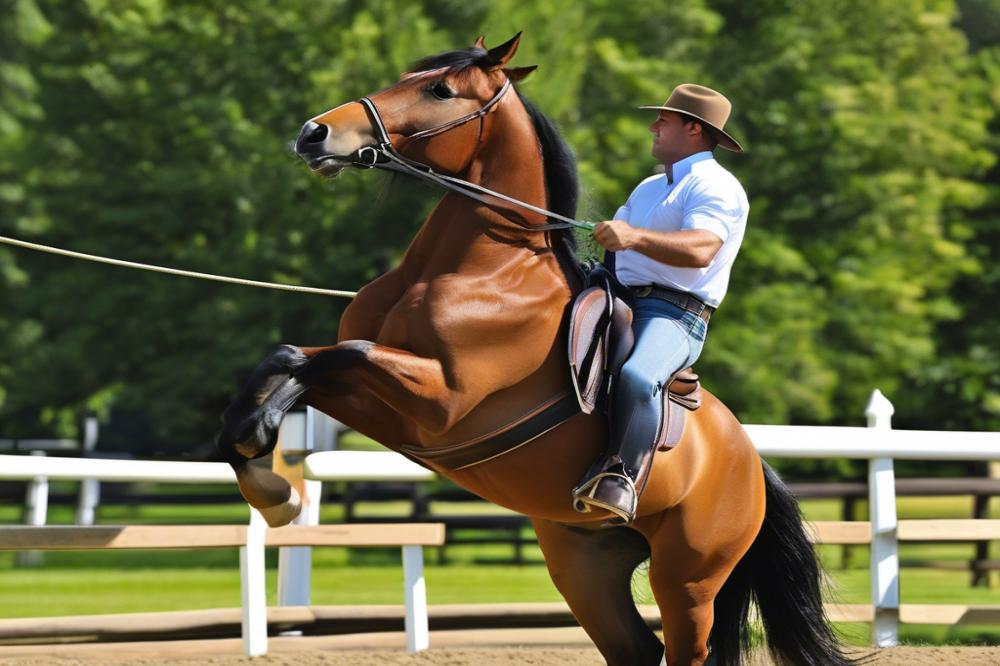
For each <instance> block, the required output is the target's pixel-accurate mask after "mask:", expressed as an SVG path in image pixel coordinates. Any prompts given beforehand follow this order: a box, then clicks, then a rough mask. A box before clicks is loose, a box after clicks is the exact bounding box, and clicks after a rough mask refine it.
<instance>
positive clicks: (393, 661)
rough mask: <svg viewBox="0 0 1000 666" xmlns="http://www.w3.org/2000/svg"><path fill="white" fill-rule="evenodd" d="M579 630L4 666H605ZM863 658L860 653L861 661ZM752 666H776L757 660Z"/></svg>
mask: <svg viewBox="0 0 1000 666" xmlns="http://www.w3.org/2000/svg"><path fill="white" fill-rule="evenodd" d="M581 633H582V632H580V631H579V630H578V629H548V630H543V631H539V630H533V631H530V632H526V631H523V630H489V631H480V632H435V633H433V634H432V637H431V645H434V646H437V647H433V648H431V649H430V650H428V651H426V652H422V653H420V654H418V655H414V656H410V655H408V654H406V652H405V650H404V649H402V645H403V644H404V640H405V639H404V638H403V636H402V634H378V635H375V634H368V635H352V636H321V637H306V638H302V637H295V638H293V637H278V638H271V639H270V640H269V643H268V647H269V653H268V654H267V655H265V656H262V657H255V658H248V657H243V656H242V654H241V644H240V641H239V640H238V639H227V640H212V641H171V642H162V641H161V642H156V643H116V644H109V643H103V644H90V645H47V646H2V647H0V665H2V666H96V665H97V664H102V665H103V664H110V665H113V666H124V665H125V664H128V665H129V666H133V665H135V666H153V665H154V664H155V665H156V666H192V665H194V664H211V665H212V666H237V665H246V664H253V665H254V666H313V665H314V664H337V665H338V666H368V665H369V664H377V665H379V666H382V665H385V666H397V665H406V666H426V665H430V664H435V665H448V666H495V665H497V664H530V665H531V666H564V665H570V664H572V665H576V666H591V665H592V666H601V665H602V664H604V661H603V660H602V659H601V657H600V655H599V654H598V652H597V650H595V649H594V648H592V647H585V645H586V643H584V642H583V641H582V639H583V638H585V637H583V636H582V635H581ZM858 654H859V655H860V654H861V653H858ZM756 656H757V658H756V659H755V660H754V661H753V666H770V665H771V664H772V662H771V661H770V660H769V659H767V658H765V657H764V656H763V655H756ZM871 663H873V664H876V665H877V666H942V665H947V664H963V665H965V666H998V665H1000V647H900V648H893V649H889V650H883V651H881V652H879V653H878V654H877V655H876V658H875V659H874V660H873V661H872V662H871Z"/></svg>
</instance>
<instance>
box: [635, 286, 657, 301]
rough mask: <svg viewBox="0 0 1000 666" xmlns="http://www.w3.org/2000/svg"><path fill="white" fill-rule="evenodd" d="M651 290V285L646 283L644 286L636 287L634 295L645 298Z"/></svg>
mask: <svg viewBox="0 0 1000 666" xmlns="http://www.w3.org/2000/svg"><path fill="white" fill-rule="evenodd" d="M652 291H653V285H650V284H647V285H646V286H645V287H636V289H635V295H636V298H645V297H646V296H649V295H650V294H651V293H652Z"/></svg>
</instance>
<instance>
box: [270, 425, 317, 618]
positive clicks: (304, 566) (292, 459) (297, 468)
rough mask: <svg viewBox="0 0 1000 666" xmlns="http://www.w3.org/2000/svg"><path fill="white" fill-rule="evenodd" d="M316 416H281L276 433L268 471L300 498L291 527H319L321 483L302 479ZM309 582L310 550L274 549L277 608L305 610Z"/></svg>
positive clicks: (299, 548)
mask: <svg viewBox="0 0 1000 666" xmlns="http://www.w3.org/2000/svg"><path fill="white" fill-rule="evenodd" d="M319 414H320V413H319V412H317V411H316V410H314V409H313V408H312V407H309V408H307V409H306V411H305V412H291V413H289V414H287V415H285V420H284V421H282V423H281V429H280V430H279V431H278V445H277V446H276V447H275V450H274V462H273V464H272V469H273V471H274V473H275V474H278V475H279V476H281V477H283V478H285V479H286V480H287V481H288V482H289V483H290V484H292V486H293V487H294V488H295V489H296V490H297V491H298V493H299V495H300V496H301V497H302V513H300V514H299V515H298V517H296V519H295V520H294V521H293V523H292V524H293V525H319V509H320V496H321V494H322V490H323V483H322V482H321V481H312V480H308V479H306V478H305V477H304V475H303V472H304V462H305V459H306V456H307V455H309V453H311V452H312V451H313V450H314V448H315V445H314V442H315V435H316V417H317V415H319ZM311 578H312V548H310V547H309V546H291V547H288V546H286V547H284V548H279V549H278V605H279V606H308V605H309V604H310V587H311Z"/></svg>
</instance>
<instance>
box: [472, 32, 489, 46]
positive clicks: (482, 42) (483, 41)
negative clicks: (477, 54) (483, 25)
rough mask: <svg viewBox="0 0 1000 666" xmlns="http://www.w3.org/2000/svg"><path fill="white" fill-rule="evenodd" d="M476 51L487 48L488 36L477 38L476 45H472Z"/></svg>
mask: <svg viewBox="0 0 1000 666" xmlns="http://www.w3.org/2000/svg"><path fill="white" fill-rule="evenodd" d="M472 48H474V49H485V48H486V35H479V36H478V37H476V43H475V44H473V45H472Z"/></svg>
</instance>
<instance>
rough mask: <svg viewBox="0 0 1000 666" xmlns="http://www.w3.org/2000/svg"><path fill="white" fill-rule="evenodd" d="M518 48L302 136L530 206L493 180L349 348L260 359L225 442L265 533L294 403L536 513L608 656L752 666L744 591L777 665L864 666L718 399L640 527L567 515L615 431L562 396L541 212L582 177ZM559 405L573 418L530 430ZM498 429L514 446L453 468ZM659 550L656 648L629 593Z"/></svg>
mask: <svg viewBox="0 0 1000 666" xmlns="http://www.w3.org/2000/svg"><path fill="white" fill-rule="evenodd" d="M519 38H520V36H519V35H518V36H517V37H515V38H514V39H512V40H510V41H508V42H507V43H505V44H502V45H500V46H497V47H495V48H493V49H489V50H487V49H486V48H485V46H484V44H483V40H482V38H480V39H479V40H478V41H477V42H476V44H475V46H473V47H472V48H469V49H463V50H458V51H452V52H448V53H444V54H441V55H438V56H435V57H430V58H426V59H424V60H422V61H420V62H419V63H417V64H416V66H415V67H414V68H413V70H412V71H410V72H407V73H405V74H403V75H402V77H401V78H400V80H399V81H398V82H397V83H396V84H395V85H393V86H391V87H389V88H386V89H384V90H381V91H379V92H377V93H374V94H372V95H371V96H370V97H367V98H363V99H362V100H360V101H353V102H348V103H346V104H343V105H341V106H338V107H336V108H334V109H332V110H330V111H327V112H326V113H323V114H321V115H319V116H316V117H315V118H313V119H312V120H310V121H309V122H307V123H306V124H305V126H304V127H303V129H302V133H301V135H300V136H299V139H298V141H297V143H296V150H297V152H298V153H299V154H300V155H301V156H302V157H303V159H305V160H306V161H307V162H308V164H309V166H310V167H311V168H312V170H313V171H315V172H316V173H317V174H319V175H321V176H325V177H330V178H332V177H335V176H336V175H338V174H339V173H340V171H341V170H342V169H344V168H345V167H347V166H350V165H363V164H372V163H375V162H377V161H378V160H379V159H384V158H385V157H386V156H389V157H391V158H392V159H394V160H396V161H398V162H399V163H400V164H402V163H406V164H409V165H411V166H412V165H417V166H418V167H419V168H422V169H426V168H427V167H429V168H430V169H432V172H430V174H431V175H429V176H427V177H428V178H438V176H435V175H434V174H440V175H441V177H447V176H453V177H456V176H457V177H460V178H461V179H463V180H462V182H465V183H466V185H467V186H468V187H472V188H476V187H479V188H488V190H489V191H494V192H497V193H500V194H502V195H506V196H508V197H514V198H516V199H518V200H519V201H520V202H523V203H524V204H525V205H526V206H528V207H525V206H524V205H520V204H515V203H511V202H510V201H509V200H505V199H503V198H500V197H497V196H491V195H488V194H485V195H484V194H482V193H481V192H482V191H484V190H474V191H475V192H480V194H479V195H475V194H473V195H472V196H466V192H455V191H452V192H449V193H447V194H446V195H445V196H444V197H443V198H442V199H441V201H440V202H439V203H438V205H437V206H436V207H435V209H434V210H433V212H432V213H431V214H430V216H429V217H428V218H427V220H426V221H425V222H424V224H423V226H422V227H421V228H420V230H419V231H418V232H417V235H416V237H415V238H414V239H413V241H412V243H411V244H410V246H409V249H408V250H407V252H406V255H405V256H404V258H403V259H402V261H401V263H400V265H399V266H398V267H397V268H395V269H393V270H391V271H389V272H388V273H386V274H385V275H383V276H381V277H380V278H378V279H376V280H375V281H374V282H372V283H370V284H368V285H366V286H365V287H364V288H363V289H361V291H360V292H359V293H358V295H357V298H356V299H355V300H354V301H353V302H352V303H351V304H350V306H349V307H348V308H347V309H346V310H345V312H344V314H343V317H342V318H341V321H340V331H339V336H338V340H339V342H338V343H337V344H335V345H333V346H328V347H301V348H300V347H292V346H282V347H280V348H279V349H277V350H276V351H275V352H273V353H272V354H271V355H270V356H268V357H267V358H265V359H264V361H263V362H261V364H260V365H259V366H258V367H257V368H256V370H254V372H253V373H252V375H251V376H250V378H249V379H248V381H247V382H246V384H245V386H244V387H243V389H242V390H241V392H240V394H239V395H238V396H237V397H236V399H235V400H234V402H233V403H232V405H231V406H230V407H229V408H228V409H227V410H226V413H225V414H224V424H225V425H224V428H223V432H222V434H221V435H220V438H219V446H220V450H221V451H222V453H223V455H224V456H225V457H226V459H227V460H228V461H229V462H231V463H232V464H233V467H234V468H235V470H236V473H237V477H238V480H239V483H240V489H241V492H242V493H243V495H244V496H245V497H246V498H247V500H248V501H249V503H250V504H251V505H253V506H255V507H257V508H258V509H261V510H262V512H263V513H264V514H265V517H266V518H267V519H268V522H269V523H271V524H272V525H280V524H285V523H287V522H289V521H290V520H291V519H292V518H293V517H294V516H295V515H296V514H297V512H298V510H299V502H298V498H297V496H296V495H295V494H294V492H292V491H291V489H290V487H289V486H288V484H287V483H286V482H285V481H284V480H283V479H280V478H279V477H277V476H275V475H273V474H271V473H269V472H266V471H263V470H261V469H259V468H256V467H254V466H251V465H248V464H247V461H248V460H249V459H250V458H254V457H260V456H262V455H265V454H267V453H268V452H270V451H271V449H272V448H273V447H274V443H275V439H276V433H277V428H278V426H279V424H280V422H281V419H282V417H283V416H284V414H285V412H287V410H288V409H290V408H291V407H292V406H293V405H294V404H295V403H296V402H299V401H303V402H305V403H307V404H309V405H312V406H313V407H315V408H317V409H320V410H322V411H323V412H326V413H327V414H329V415H331V416H332V417H334V418H336V419H337V420H339V421H341V422H343V423H345V424H347V425H349V426H350V427H352V428H355V429H356V430H358V431H359V432H362V433H364V434H366V435H368V436H370V437H372V438H374V439H376V440H377V441H379V442H381V443H382V444H384V445H385V446H387V447H389V448H391V449H395V450H400V451H402V452H404V453H406V454H407V455H410V456H411V457H413V458H416V459H418V460H421V461H422V462H423V463H424V464H426V465H428V466H430V467H432V468H434V469H436V470H437V471H438V472H439V473H441V474H443V475H445V476H447V477H448V478H450V479H452V480H453V481H455V482H456V483H457V484H459V485H461V486H463V487H465V488H467V489H469V490H471V491H472V492H474V493H476V494H478V495H480V496H482V497H484V498H485V499H487V500H489V501H491V502H495V503H497V504H500V505H502V506H505V507H508V508H510V509H513V510H514V511H518V512H521V513H524V514H527V515H528V516H531V518H532V522H533V525H534V528H535V532H536V533H537V536H538V543H539V545H540V547H541V549H542V552H543V553H544V555H545V561H546V564H547V566H548V569H549V572H550V574H551V576H552V580H553V582H554V583H555V585H556V587H557V588H558V589H559V591H560V592H561V593H562V595H563V596H564V597H565V599H566V601H567V603H568V604H569V606H570V608H571V609H572V611H573V613H574V615H575V616H576V618H577V620H578V621H579V622H580V624H581V625H582V626H583V628H584V629H585V630H586V631H587V633H588V634H589V635H590V637H591V638H592V639H593V641H594V643H595V644H596V645H597V647H598V649H599V650H600V651H601V653H602V654H603V655H604V657H605V659H606V660H607V661H608V663H610V664H628V665H635V664H640V665H641V664H651V665H652V664H657V663H664V662H663V660H665V663H668V664H670V665H671V666H674V665H678V664H685V665H686V664H703V663H705V662H706V660H707V659H709V654H710V651H711V653H712V657H711V658H712V661H713V662H714V663H718V664H738V663H740V659H741V654H742V652H743V650H745V649H746V648H747V646H748V644H749V642H748V635H749V634H748V619H747V610H748V607H749V604H750V600H751V597H753V598H755V599H756V601H757V603H758V605H759V606H760V609H761V616H762V618H763V621H764V624H765V628H767V629H769V630H770V631H768V641H769V647H770V648H771V650H772V652H773V653H774V654H775V655H776V657H778V658H779V660H780V661H781V662H782V663H789V664H801V665H805V664H823V665H824V666H828V665H838V664H847V663H850V660H849V659H847V658H845V657H844V656H843V655H842V653H841V649H840V647H839V644H838V642H837V641H836V639H835V638H834V636H833V634H832V633H831V631H830V629H829V626H828V624H827V623H826V620H825V617H824V615H823V610H822V602H821V599H820V590H819V583H818V580H819V571H818V568H817V564H816V560H815V555H814V553H813V550H812V546H811V545H810V543H809V541H808V539H807V538H806V535H805V534H804V532H803V529H802V526H801V521H800V516H799V513H798V508H797V505H796V504H795V501H794V500H793V499H792V498H791V496H790V495H789V494H788V491H787V490H786V489H785V488H784V487H783V486H782V485H781V483H780V482H779V481H778V480H777V478H776V477H775V476H774V475H773V473H772V472H770V470H769V469H768V468H767V467H766V466H764V465H763V464H762V461H761V460H760V458H759V457H758V455H757V453H756V450H755V449H754V447H753V445H752V444H751V442H750V441H749V439H748V438H747V436H746V434H745V433H744V431H743V429H742V427H741V426H740V424H739V423H738V422H737V420H736V418H735V417H734V416H733V415H732V413H730V411H729V410H728V409H727V408H726V407H725V406H724V405H723V404H722V403H721V402H719V401H718V400H717V399H716V398H714V397H712V396H711V395H706V396H705V398H704V400H703V404H702V407H701V408H700V409H699V410H698V411H696V412H693V413H692V414H690V415H689V416H688V419H687V423H686V426H685V429H684V433H683V437H682V439H681V441H680V444H679V445H678V446H677V447H676V448H674V449H673V450H671V451H669V452H666V453H661V454H660V455H659V456H658V457H657V458H656V460H655V462H654V466H653V469H652V471H651V476H650V481H649V483H648V485H647V488H646V491H645V494H644V495H643V497H642V502H641V504H640V505H639V511H638V518H637V519H636V520H635V522H634V523H633V524H632V525H631V526H629V527H602V522H603V521H604V519H605V518H607V516H606V515H598V514H597V513H589V514H581V513H577V512H576V511H574V510H573V507H572V503H571V497H570V492H571V489H572V488H573V486H574V484H575V483H576V482H577V481H578V480H579V479H580V477H581V476H582V475H583V473H584V472H585V471H586V469H587V468H588V466H589V465H590V464H591V462H592V461H593V460H594V459H595V458H596V457H597V456H598V454H599V453H600V452H601V450H602V447H604V446H605V445H606V437H607V429H606V423H605V422H604V420H603V419H602V418H600V417H597V416H595V415H588V414H583V413H580V411H579V409H578V408H574V409H572V410H571V411H569V412H566V411H565V405H567V404H570V403H568V402H567V396H569V397H570V399H571V402H572V403H573V404H575V396H574V395H573V393H572V389H571V382H570V377H569V369H568V363H567V360H566V352H565V349H566V341H565V335H566V313H567V308H568V305H569V304H570V303H571V301H572V299H573V297H574V296H575V294H576V293H578V292H579V291H580V289H581V286H582V278H583V274H582V271H581V269H580V267H579V264H578V262H577V259H576V257H575V254H574V237H573V232H572V231H571V230H565V229H561V228H558V227H559V225H555V226H554V225H552V223H550V222H548V221H547V218H548V216H547V215H545V214H544V213H543V212H539V211H544V210H546V209H548V210H551V211H553V212H554V213H557V214H558V215H561V216H572V215H573V214H574V213H575V209H576V200H577V179H576V170H575V164H574V162H573V158H572V154H571V153H570V151H569V149H568V148H567V147H566V146H565V144H564V143H563V141H562V140H561V138H560V137H559V135H558V133H557V131H556V130H555V128H554V126H553V125H552V124H551V123H550V122H549V121H548V120H547V119H546V118H545V117H544V116H543V115H542V114H541V113H539V112H538V111H537V110H536V109H535V108H533V107H532V106H531V105H530V104H528V103H527V102H526V101H525V100H524V99H523V98H521V96H520V95H519V94H518V93H517V91H516V89H515V88H513V87H512V86H511V84H512V83H513V82H516V81H518V80H519V79H521V78H523V77H524V76H526V75H527V74H528V73H530V71H531V70H533V69H534V67H529V68H508V67H507V63H508V62H509V61H510V60H511V58H512V57H513V56H514V52H515V51H516V49H517V46H518V43H519ZM469 184H471V185H469ZM468 187H466V188H465V189H468ZM553 406H554V408H555V409H556V411H558V410H559V409H562V410H563V413H562V415H561V416H560V417H559V419H558V420H557V421H556V422H553V423H549V424H548V425H544V424H543V425H541V426H540V425H538V424H539V420H538V418H537V417H538V416H539V414H540V413H542V412H545V413H549V412H551V411H552V409H549V408H552V407H553ZM511 433H513V434H511ZM515 435H518V436H519V437H517V438H515V439H516V440H517V441H515V440H514V439H511V438H512V437H515ZM505 438H506V439H507V440H510V441H506V442H505V443H504V444H505V451H502V450H500V449H496V450H493V449H490V450H489V451H486V452H485V453H483V452H482V451H481V450H480V451H479V453H477V455H476V456H475V459H474V460H472V461H471V462H470V461H469V460H466V461H465V462H464V463H463V464H450V463H449V462H448V461H454V460H455V458H454V454H455V452H458V454H459V457H461V454H462V453H463V452H466V451H471V450H473V449H476V447H480V448H481V446H480V445H482V444H483V443H484V442H488V443H490V446H493V445H495V444H496V443H497V442H498V441H500V440H504V439H505ZM477 450H478V449H477ZM445 453H447V454H448V455H446V456H445V455H443V454H445ZM437 454H441V455H437ZM647 558H648V559H649V560H650V565H649V581H650V586H651V588H652V590H653V593H654V595H655V597H656V602H657V604H658V606H659V608H660V611H661V614H662V621H663V643H661V642H660V640H659V639H658V638H657V636H656V635H655V634H654V632H653V631H651V630H650V629H649V628H648V627H647V626H646V624H645V622H644V621H643V619H642V618H641V616H640V615H639V613H638V611H637V609H636V606H635V603H634V601H633V599H632V595H631V589H630V581H631V577H632V573H633V571H634V570H635V568H636V566H637V565H639V564H640V563H641V562H642V561H644V560H646V559H647Z"/></svg>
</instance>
